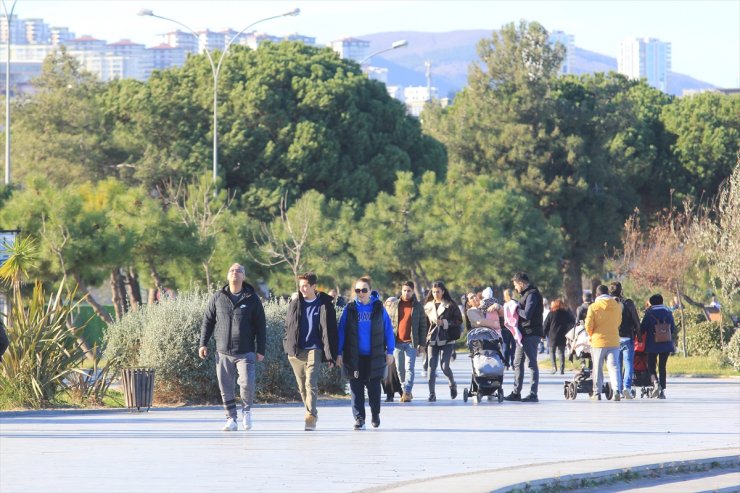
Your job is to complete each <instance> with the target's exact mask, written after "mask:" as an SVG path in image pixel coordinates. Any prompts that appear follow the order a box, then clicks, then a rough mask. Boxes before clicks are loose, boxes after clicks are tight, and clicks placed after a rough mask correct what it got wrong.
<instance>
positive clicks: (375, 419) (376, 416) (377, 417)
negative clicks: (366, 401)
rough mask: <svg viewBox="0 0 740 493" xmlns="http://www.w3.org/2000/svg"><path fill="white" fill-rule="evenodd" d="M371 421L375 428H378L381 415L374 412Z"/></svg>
mask: <svg viewBox="0 0 740 493" xmlns="http://www.w3.org/2000/svg"><path fill="white" fill-rule="evenodd" d="M370 423H371V424H372V425H373V428H377V427H378V426H380V415H379V414H373V419H372V420H370Z"/></svg>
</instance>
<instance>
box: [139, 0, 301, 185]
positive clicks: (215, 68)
mask: <svg viewBox="0 0 740 493" xmlns="http://www.w3.org/2000/svg"><path fill="white" fill-rule="evenodd" d="M300 13H301V9H294V10H291V11H290V12H286V13H284V14H280V15H273V16H271V17H265V18H264V19H260V20H258V21H255V22H253V23H251V24H249V25H248V26H247V27H245V28H244V29H242V30H241V31H239V32H238V33H236V34H235V35H234V36H232V37H231V39H229V41H228V42H227V43H226V45H225V46H224V50H223V52H221V57H220V58H219V59H218V63H216V62H214V61H213V56H211V52H209V51H208V46H204V47H203V51H204V52H205V54H206V57H208V62H209V63H210V64H211V73H212V74H213V195H214V196H216V193H217V188H216V178H217V177H218V76H219V74H220V73H221V64H222V63H223V61H224V57H225V56H226V53H227V52H228V51H229V48H230V47H231V44H232V43H233V42H234V41H235V40H236V39H237V38H238V37H239V36H241V35H242V34H243V33H244V32H245V31H246V30H247V29H249V28H251V27H253V26H256V25H257V24H259V23H261V22H265V21H269V20H272V19H277V18H279V17H289V16H296V15H299V14H300ZM137 15H140V16H142V17H156V18H157V19H163V20H165V21H169V22H172V23H174V24H177V25H178V26H181V27H183V28H184V29H186V30H187V31H188V33H190V34H192V35H193V36H194V37H195V39H196V40H200V36H198V33H196V32H195V31H194V30H193V29H191V28H190V27H188V26H186V25H185V24H183V23H182V22H180V21H177V20H175V19H171V18H169V17H164V16H161V15H157V14H155V13H154V12H153V11H152V10H150V9H141V10H140V11H139V12H138V14H137Z"/></svg>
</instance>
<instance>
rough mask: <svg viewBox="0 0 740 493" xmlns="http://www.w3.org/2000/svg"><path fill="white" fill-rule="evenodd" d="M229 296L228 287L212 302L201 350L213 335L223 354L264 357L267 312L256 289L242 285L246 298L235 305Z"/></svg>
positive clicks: (202, 331)
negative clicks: (255, 354)
mask: <svg viewBox="0 0 740 493" xmlns="http://www.w3.org/2000/svg"><path fill="white" fill-rule="evenodd" d="M228 293H229V285H228V284H227V285H226V286H224V287H223V288H222V289H221V290H219V291H217V292H216V293H215V294H214V295H213V296H212V297H211V300H210V301H209V302H208V306H207V307H206V313H205V316H204V317H203V324H202V325H201V328H200V346H206V345H207V344H208V341H209V339H210V338H211V336H212V335H213V336H214V338H215V339H216V351H218V352H219V353H223V354H228V355H232V356H233V355H235V354H244V353H254V352H256V353H259V354H262V355H264V354H265V338H266V322H265V310H264V308H263V307H262V302H261V301H260V299H259V297H258V296H257V295H256V294H255V291H254V288H253V287H252V286H251V285H250V284H247V283H246V282H245V283H244V284H242V296H241V298H239V300H238V301H237V302H236V303H232V302H231V298H230V297H229V294H228Z"/></svg>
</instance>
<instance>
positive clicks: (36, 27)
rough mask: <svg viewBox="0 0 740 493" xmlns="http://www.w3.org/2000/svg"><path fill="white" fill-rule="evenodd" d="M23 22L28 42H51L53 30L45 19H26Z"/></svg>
mask: <svg viewBox="0 0 740 493" xmlns="http://www.w3.org/2000/svg"><path fill="white" fill-rule="evenodd" d="M23 24H24V27H25V33H26V43H28V44H32V45H48V44H50V43H51V30H50V29H49V25H48V24H46V23H45V22H44V20H43V19H25V20H24V21H23Z"/></svg>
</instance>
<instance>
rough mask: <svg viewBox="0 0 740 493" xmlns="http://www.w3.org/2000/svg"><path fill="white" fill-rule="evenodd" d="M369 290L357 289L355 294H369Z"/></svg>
mask: <svg viewBox="0 0 740 493" xmlns="http://www.w3.org/2000/svg"><path fill="white" fill-rule="evenodd" d="M368 291H369V290H368V289H367V288H362V289H360V288H355V293H367V292H368Z"/></svg>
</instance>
